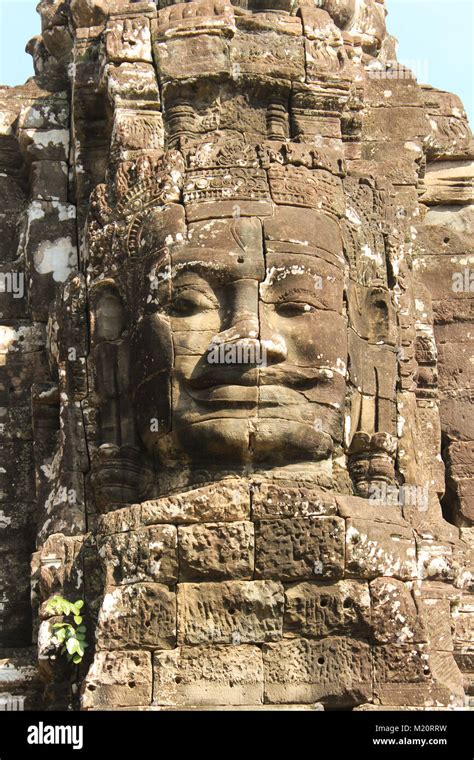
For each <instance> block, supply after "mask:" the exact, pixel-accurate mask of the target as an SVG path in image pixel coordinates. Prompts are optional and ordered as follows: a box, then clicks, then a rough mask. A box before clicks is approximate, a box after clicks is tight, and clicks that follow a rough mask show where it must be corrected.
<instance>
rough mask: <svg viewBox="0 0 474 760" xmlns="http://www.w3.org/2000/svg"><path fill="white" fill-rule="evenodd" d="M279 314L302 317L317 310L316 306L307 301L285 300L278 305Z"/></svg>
mask: <svg viewBox="0 0 474 760" xmlns="http://www.w3.org/2000/svg"><path fill="white" fill-rule="evenodd" d="M276 311H277V314H280V315H281V316H282V317H301V316H303V315H304V314H311V313H312V312H314V311H316V309H315V307H314V306H312V305H311V304H309V303H306V302H305V301H285V302H284V303H279V304H277V306H276Z"/></svg>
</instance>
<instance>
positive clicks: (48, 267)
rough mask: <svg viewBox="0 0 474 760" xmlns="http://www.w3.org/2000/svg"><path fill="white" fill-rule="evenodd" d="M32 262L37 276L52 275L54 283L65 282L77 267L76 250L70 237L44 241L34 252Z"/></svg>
mask: <svg viewBox="0 0 474 760" xmlns="http://www.w3.org/2000/svg"><path fill="white" fill-rule="evenodd" d="M33 260H34V265H35V269H36V271H37V272H38V274H52V275H53V280H54V281H55V282H65V280H67V278H68V276H69V274H70V273H71V272H72V270H73V269H74V268H75V266H76V265H77V253H76V248H75V247H74V245H73V244H72V240H71V238H70V237H63V238H58V239H57V240H53V241H49V240H46V241H45V242H44V243H42V244H41V245H40V246H39V248H38V250H37V251H35V254H34V257H33Z"/></svg>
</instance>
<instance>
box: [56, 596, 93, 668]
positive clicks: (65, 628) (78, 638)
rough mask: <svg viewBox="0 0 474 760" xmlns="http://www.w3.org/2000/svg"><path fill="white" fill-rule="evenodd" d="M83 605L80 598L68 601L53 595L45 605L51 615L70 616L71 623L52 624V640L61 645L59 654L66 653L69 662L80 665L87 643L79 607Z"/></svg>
mask: <svg viewBox="0 0 474 760" xmlns="http://www.w3.org/2000/svg"><path fill="white" fill-rule="evenodd" d="M83 606H84V602H83V600H82V599H79V600H78V601H77V602H69V601H68V600H67V599H64V597H62V596H59V595H58V594H57V595H56V596H53V598H52V599H50V600H49V602H48V603H47V605H46V611H47V612H48V613H50V614H51V615H63V616H65V617H68V616H72V618H73V620H74V625H73V624H72V623H68V622H64V623H54V624H53V631H54V636H53V642H54V644H55V645H56V646H57V647H59V646H60V647H61V654H66V655H67V658H68V660H69V662H73V663H74V665H80V664H81V662H82V658H83V657H84V651H85V649H86V647H88V646H89V645H88V644H87V643H86V640H85V639H86V626H85V625H83V624H82V615H81V609H82V607H83Z"/></svg>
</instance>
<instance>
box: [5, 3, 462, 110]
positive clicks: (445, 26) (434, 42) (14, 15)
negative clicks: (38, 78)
mask: <svg viewBox="0 0 474 760" xmlns="http://www.w3.org/2000/svg"><path fill="white" fill-rule="evenodd" d="M37 2H38V0H0V83H1V84H10V85H15V84H20V83H22V82H24V81H25V79H27V78H28V77H29V76H31V75H32V73H33V68H32V65H31V58H30V56H28V55H27V54H26V53H24V52H23V51H24V48H25V44H26V42H27V41H28V40H29V39H30V37H32V36H33V35H35V34H38V33H39V31H40V19H39V16H38V15H37V14H36V12H35V8H36V5H37ZM386 4H387V7H388V10H389V16H388V28H389V31H390V33H391V34H393V35H394V36H395V37H397V38H398V40H399V43H400V46H399V53H398V57H399V60H400V61H401V62H402V63H406V64H407V65H408V66H410V68H412V69H413V70H414V72H415V74H416V76H417V78H418V81H420V82H423V83H425V82H427V83H429V84H431V85H433V86H434V87H439V88H440V89H445V90H450V91H451V92H456V93H457V94H458V95H460V96H461V98H462V99H463V101H464V105H465V107H466V110H467V112H468V114H469V117H470V120H471V125H473V124H474V0H448V1H447V0H386Z"/></svg>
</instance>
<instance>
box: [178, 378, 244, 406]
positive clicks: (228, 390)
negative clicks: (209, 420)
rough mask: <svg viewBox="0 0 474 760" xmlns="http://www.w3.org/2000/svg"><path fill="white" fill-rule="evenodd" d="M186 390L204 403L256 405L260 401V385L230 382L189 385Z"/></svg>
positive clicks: (195, 399)
mask: <svg viewBox="0 0 474 760" xmlns="http://www.w3.org/2000/svg"><path fill="white" fill-rule="evenodd" d="M186 392H187V393H188V395H189V396H191V398H192V399H194V401H199V402H200V403H204V404H226V405H227V404H229V405H230V404H232V405H235V404H243V405H246V406H248V405H251V406H256V405H257V401H258V386H257V384H256V383H252V384H251V385H248V384H247V385H245V384H232V385H231V384H229V385H215V384H214V385H211V384H209V385H206V386H204V387H201V388H195V387H193V386H188V387H187V388H186Z"/></svg>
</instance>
